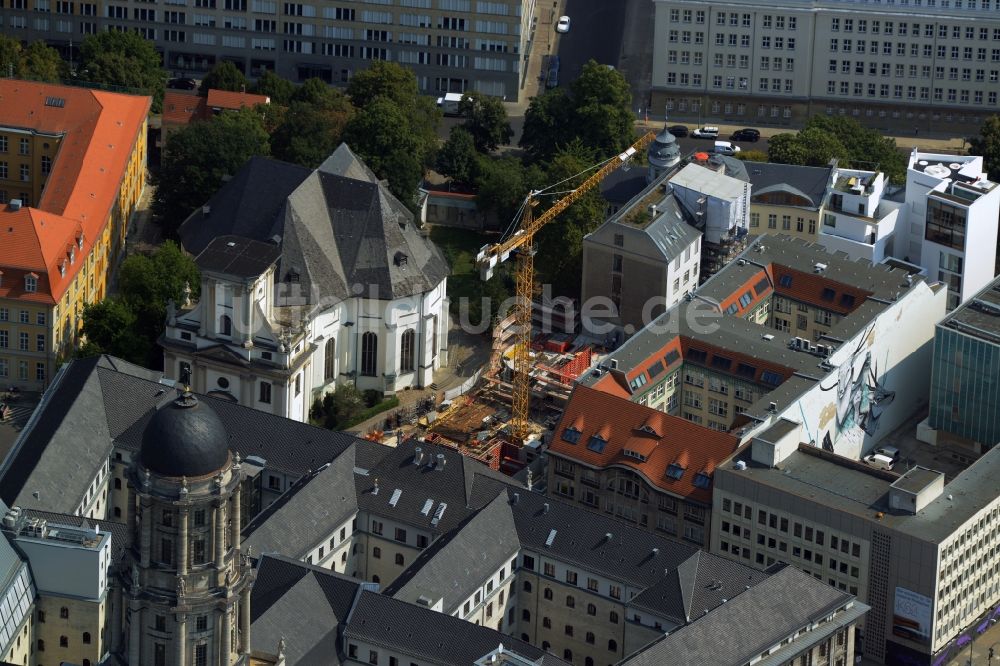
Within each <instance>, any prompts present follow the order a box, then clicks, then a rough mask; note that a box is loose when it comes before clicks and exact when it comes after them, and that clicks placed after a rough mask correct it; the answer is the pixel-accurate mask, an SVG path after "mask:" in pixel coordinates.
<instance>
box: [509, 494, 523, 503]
mask: <svg viewBox="0 0 1000 666" xmlns="http://www.w3.org/2000/svg"><path fill="white" fill-rule="evenodd" d="M520 499H521V494H520V493H514V495H513V497H511V498H510V503H511V504H517V503H518V501H519V500H520Z"/></svg>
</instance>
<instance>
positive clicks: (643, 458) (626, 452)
mask: <svg viewBox="0 0 1000 666" xmlns="http://www.w3.org/2000/svg"><path fill="white" fill-rule="evenodd" d="M622 454H623V455H624V456H625V457H626V458H633V459H635V460H638V461H639V462H646V456H644V455H642V454H641V453H639V452H638V451H633V450H632V449H624V450H622Z"/></svg>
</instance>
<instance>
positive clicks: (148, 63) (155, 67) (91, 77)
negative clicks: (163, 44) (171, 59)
mask: <svg viewBox="0 0 1000 666" xmlns="http://www.w3.org/2000/svg"><path fill="white" fill-rule="evenodd" d="M79 76H80V77H81V78H82V79H83V80H85V81H93V82H95V83H103V84H106V85H110V86H121V87H124V88H132V89H137V90H141V91H142V92H144V93H145V94H147V95H150V96H152V97H153V112H154V113H159V112H160V110H162V108H163V87H164V85H165V83H166V79H167V73H166V72H165V71H164V70H163V68H162V66H161V64H160V54H159V53H157V52H156V49H154V48H153V43H152V42H151V41H148V40H146V39H145V38H143V37H141V36H140V35H139V34H138V33H135V32H119V31H117V30H112V31H108V32H99V33H96V34H93V35H87V37H86V39H84V40H83V44H81V45H80V65H79Z"/></svg>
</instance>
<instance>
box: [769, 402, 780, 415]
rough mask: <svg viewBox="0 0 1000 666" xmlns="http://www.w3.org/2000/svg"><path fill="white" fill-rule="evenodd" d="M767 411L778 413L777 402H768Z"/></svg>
mask: <svg viewBox="0 0 1000 666" xmlns="http://www.w3.org/2000/svg"><path fill="white" fill-rule="evenodd" d="M767 411H768V412H769V413H771V414H777V413H778V403H776V402H771V403H770V404H769V405H768V406H767Z"/></svg>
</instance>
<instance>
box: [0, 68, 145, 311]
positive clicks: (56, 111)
mask: <svg viewBox="0 0 1000 666" xmlns="http://www.w3.org/2000/svg"><path fill="white" fill-rule="evenodd" d="M51 99H60V100H62V103H61V104H47V103H46V102H47V101H49V100H51ZM151 101H152V100H151V99H150V98H149V97H139V96H134V95H121V94H117V93H109V92H103V91H95V90H88V89H86V88H74V87H70V86H60V85H54V84H48V83H36V82H31V81H17V80H13V79H4V80H0V127H18V128H24V129H33V130H35V131H38V132H44V133H52V134H62V135H63V136H62V141H61V142H60V145H59V151H58V153H57V154H56V158H55V160H54V161H53V163H52V171H51V173H50V174H49V177H48V179H47V180H46V183H45V189H44V190H43V192H42V197H41V200H40V201H39V202H38V206H36V207H34V208H30V209H22V210H20V211H12V210H10V208H9V207H5V208H4V209H3V210H2V211H0V234H2V235H0V239H2V243H3V245H2V248H3V251H2V252H0V270H4V271H5V273H4V279H3V283H2V286H0V297H4V296H11V297H21V296H20V295H19V294H20V290H23V286H24V285H23V279H20V280H14V279H11V278H10V276H9V275H8V273H11V274H12V275H13V274H17V273H18V271H19V270H20V271H22V272H23V271H24V270H34V271H36V272H39V273H44V274H47V275H48V279H44V278H43V277H40V278H39V283H38V293H37V294H34V295H30V296H25V298H29V299H30V300H38V301H45V302H50V301H57V300H59V299H60V298H61V297H62V294H63V292H64V291H65V290H66V288H67V287H68V286H69V284H70V282H71V281H72V279H73V277H74V276H75V275H76V272H77V271H78V270H79V268H80V266H82V265H83V261H82V258H83V257H86V256H87V255H88V254H89V253H90V250H91V248H92V247H93V244H94V242H95V241H96V240H97V239H98V238H99V237H100V235H101V233H102V232H103V230H104V226H105V224H107V221H108V218H109V217H110V215H111V211H112V209H113V208H114V206H115V205H116V204H117V199H118V193H119V189H120V186H121V182H122V180H123V178H124V177H125V175H126V174H127V171H128V165H129V159H130V158H131V156H132V149H133V148H134V146H135V143H136V140H137V139H138V138H139V133H140V132H141V131H142V129H143V127H144V121H145V119H146V116H147V114H148V113H149V106H150V103H151ZM80 232H82V233H83V247H82V248H79V247H77V248H76V250H74V252H73V255H74V257H75V260H74V261H73V263H72V264H71V263H69V259H70V248H71V246H74V244H75V243H76V242H77V239H78V238H79V236H80ZM7 234H11V236H10V237H9V238H8V237H7ZM63 261H65V262H66V274H65V276H63V275H60V271H59V266H60V264H62V262H63ZM8 268H9V269H12V270H7V269H8ZM17 282H20V284H17ZM43 288H44V291H43Z"/></svg>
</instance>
